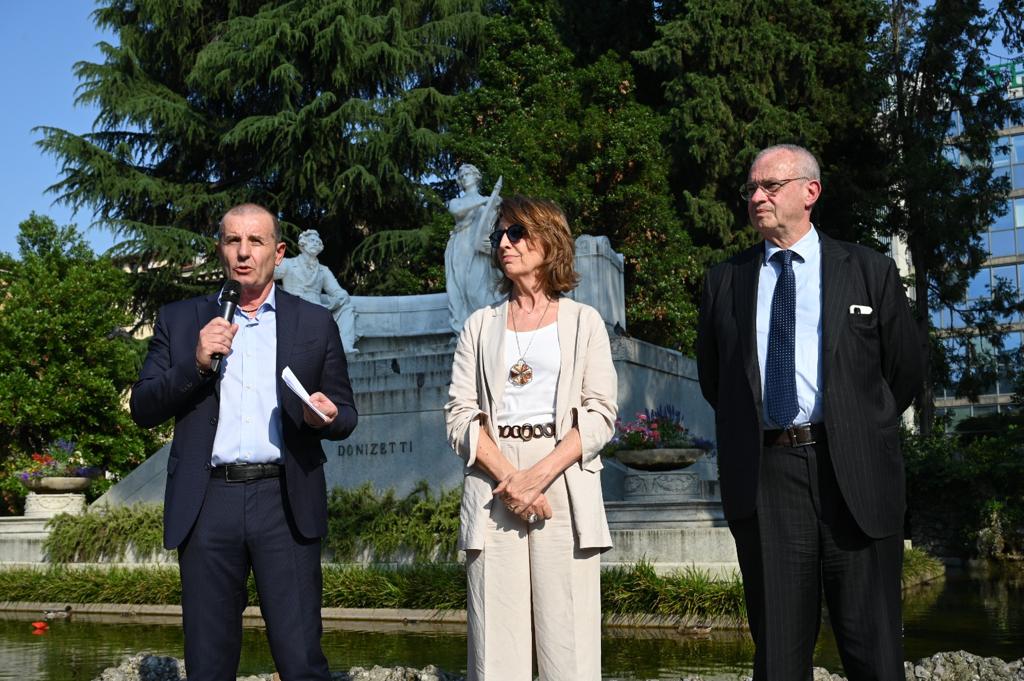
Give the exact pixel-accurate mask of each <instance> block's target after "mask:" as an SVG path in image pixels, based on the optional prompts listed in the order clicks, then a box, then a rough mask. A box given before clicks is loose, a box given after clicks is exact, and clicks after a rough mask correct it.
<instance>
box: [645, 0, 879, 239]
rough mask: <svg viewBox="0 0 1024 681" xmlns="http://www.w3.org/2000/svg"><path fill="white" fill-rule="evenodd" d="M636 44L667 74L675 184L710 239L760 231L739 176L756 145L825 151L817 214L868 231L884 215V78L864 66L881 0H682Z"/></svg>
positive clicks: (836, 232)
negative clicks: (750, 222) (877, 128)
mask: <svg viewBox="0 0 1024 681" xmlns="http://www.w3.org/2000/svg"><path fill="white" fill-rule="evenodd" d="M678 4H679V5H680V6H679V7H677V8H676V14H675V16H674V18H672V19H671V20H669V21H668V22H666V23H664V24H663V25H662V26H660V28H659V37H658V39H657V40H656V41H655V42H654V44H653V45H652V46H651V47H650V48H649V49H646V50H643V51H640V52H638V53H637V55H636V56H637V58H638V59H639V60H640V62H641V63H643V64H645V65H647V66H648V67H650V68H652V69H654V70H655V72H656V73H658V74H660V75H661V77H662V81H663V88H664V96H665V103H666V106H667V114H668V116H669V118H670V120H671V127H670V131H669V142H670V144H671V150H672V154H673V157H674V159H675V164H674V167H673V173H672V186H673V189H674V190H675V191H676V193H677V199H678V207H679V211H680V214H681V216H682V219H683V221H684V223H685V224H687V225H689V226H691V227H692V228H694V229H695V230H697V231H698V233H701V232H702V234H700V238H701V240H702V241H703V242H707V243H711V244H713V245H716V246H728V247H730V248H732V249H738V248H740V247H742V246H745V245H747V244H749V243H752V242H753V241H754V240H755V239H756V235H755V234H754V233H753V230H751V229H750V228H749V227H748V226H747V217H746V206H745V203H744V202H743V201H742V200H740V198H739V195H738V193H737V188H738V187H739V185H740V184H741V183H742V182H743V181H744V180H745V179H746V174H747V170H748V169H749V166H750V163H751V161H752V160H753V157H754V155H755V154H756V152H757V151H758V150H759V149H762V148H764V147H766V146H769V145H772V144H776V143H779V142H790V143H796V144H801V145H802V146H805V147H807V148H808V149H810V150H811V151H812V152H814V153H815V154H816V155H817V156H818V157H819V158H820V160H821V162H822V172H823V184H824V188H825V189H824V194H823V197H822V200H821V201H820V202H819V205H818V207H817V209H816V211H817V213H816V216H815V221H816V224H819V226H820V227H821V228H822V229H823V230H824V231H825V232H827V233H829V234H830V235H832V236H837V237H840V238H863V237H864V236H865V235H869V234H871V233H872V232H873V231H874V229H875V228H876V227H877V225H878V214H879V210H880V203H881V201H882V199H883V198H884V197H883V196H882V195H881V194H880V193H879V192H878V191H877V189H878V188H880V187H882V186H884V182H885V176H884V173H882V172H881V171H882V169H883V168H884V163H882V155H881V149H880V144H879V140H878V139H877V136H876V135H875V132H874V125H873V121H874V119H875V117H876V116H877V114H878V104H879V102H880V101H881V97H882V94H883V89H882V86H883V85H884V84H883V83H879V82H878V81H877V79H874V78H872V75H871V73H870V72H869V70H868V68H867V66H868V63H869V58H870V51H869V48H870V45H871V43H870V40H871V39H872V38H873V36H874V35H875V33H876V30H877V27H878V25H879V22H880V20H881V13H880V5H879V4H878V3H877V2H875V1H874V0H854V1H853V2H849V1H844V2H834V1H831V0H830V1H828V2H812V1H811V0H792V1H790V2H783V3H780V2H773V1H770V0H742V1H741V0H688V1H687V0H683V1H682V2H680V3H678Z"/></svg>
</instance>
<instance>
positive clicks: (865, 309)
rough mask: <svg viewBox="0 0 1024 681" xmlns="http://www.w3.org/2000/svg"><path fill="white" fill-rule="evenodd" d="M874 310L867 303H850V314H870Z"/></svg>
mask: <svg viewBox="0 0 1024 681" xmlns="http://www.w3.org/2000/svg"><path fill="white" fill-rule="evenodd" d="M872 312H874V310H872V309H871V307H869V306H868V305H851V306H850V314H871V313H872Z"/></svg>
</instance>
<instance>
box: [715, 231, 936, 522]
mask: <svg viewBox="0 0 1024 681" xmlns="http://www.w3.org/2000/svg"><path fill="white" fill-rule="evenodd" d="M818 234H819V235H820V236H821V289H822V291H821V292H822V305H821V308H822V309H821V334H822V336H821V353H822V358H821V369H822V384H823V386H822V388H823V390H824V403H823V404H824V412H825V416H824V420H825V430H826V431H827V433H828V445H829V450H830V453H831V459H832V465H833V467H834V469H835V474H836V480H837V482H838V483H839V487H840V489H841V490H842V493H843V498H844V500H845V501H846V504H847V506H848V507H849V508H850V511H851V512H852V513H853V517H854V518H855V519H856V521H857V524H858V525H859V526H860V528H861V529H862V530H863V531H864V532H865V533H866V534H867V535H868V536H871V537H885V536H889V535H892V534H895V533H896V532H899V531H900V530H902V528H903V515H904V512H905V510H906V500H905V497H906V492H905V485H904V473H903V458H902V456H901V455H900V443H899V424H900V415H901V414H902V413H903V411H904V410H905V409H906V408H907V407H908V406H909V405H910V403H911V402H912V401H913V399H914V396H915V395H917V393H918V391H919V390H920V389H921V385H922V378H923V375H924V364H923V362H922V357H923V356H924V353H923V350H922V341H921V339H920V337H919V335H918V333H917V327H916V325H915V323H914V318H913V316H912V315H911V312H910V308H909V306H908V305H907V299H906V296H905V295H904V292H903V283H902V282H901V281H900V277H899V273H898V272H897V271H896V265H895V263H894V262H893V261H892V259H890V258H888V257H886V256H884V255H882V254H880V253H878V252H877V251H873V250H871V249H869V248H865V247H864V246H859V245H857V244H851V243H846V242H843V241H837V240H835V239H830V238H829V237H828V236H826V235H825V234H822V233H821V232H818ZM763 260H764V245H763V243H759V244H757V245H756V246H753V247H752V248H749V249H747V250H745V251H743V252H742V253H739V254H738V255H736V256H735V257H733V258H730V259H729V260H727V261H726V262H723V263H720V264H718V265H716V266H715V267H713V268H711V269H710V270H709V271H708V273H707V276H706V278H705V280H704V295H703V299H702V301H701V307H700V322H699V324H698V329H697V371H698V374H699V376H700V387H701V391H702V392H703V394H704V398H705V399H706V400H707V401H708V403H709V404H711V406H712V407H714V409H715V426H716V428H715V429H716V432H717V437H718V471H719V479H720V481H721V486H722V503H723V505H724V507H725V515H726V518H727V519H729V520H733V519H741V518H745V517H749V516H751V515H753V514H754V512H755V499H756V498H757V483H758V474H759V468H760V458H761V446H762V437H763V433H764V419H763V418H762V416H763V413H764V407H763V405H762V402H761V375H760V371H759V367H758V357H757V340H756V333H757V329H756V317H757V280H758V276H759V275H760V272H761V264H762V262H763ZM851 305H859V306H868V307H870V308H871V312H870V314H851V312H850V306H851Z"/></svg>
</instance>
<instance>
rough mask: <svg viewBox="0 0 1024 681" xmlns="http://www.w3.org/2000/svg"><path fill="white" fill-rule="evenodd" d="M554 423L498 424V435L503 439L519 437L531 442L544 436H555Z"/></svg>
mask: <svg viewBox="0 0 1024 681" xmlns="http://www.w3.org/2000/svg"><path fill="white" fill-rule="evenodd" d="M554 436H555V424H554V423H532V424H531V423H524V424H523V425H521V426H498V437H500V438H502V439H506V440H507V439H509V438H513V439H518V440H522V441H523V442H529V441H530V440H533V439H538V438H542V437H554Z"/></svg>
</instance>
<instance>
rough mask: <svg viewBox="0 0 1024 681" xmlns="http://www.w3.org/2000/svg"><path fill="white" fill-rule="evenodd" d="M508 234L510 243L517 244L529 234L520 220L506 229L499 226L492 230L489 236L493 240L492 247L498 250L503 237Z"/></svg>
mask: <svg viewBox="0 0 1024 681" xmlns="http://www.w3.org/2000/svg"><path fill="white" fill-rule="evenodd" d="M506 234H508V242H509V243H510V244H517V243H519V242H520V241H522V240H523V239H524V238H525V237H526V236H527V231H526V227H523V226H522V225H521V224H519V223H518V222H516V223H513V224H511V225H509V226H508V227H507V228H506V229H501V228H498V229H496V230H494V231H493V232H491V235H490V236H489V237H488V238H489V239H490V240H491V248H493V249H494V250H498V247H499V246H501V237H503V236H505V235H506Z"/></svg>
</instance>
